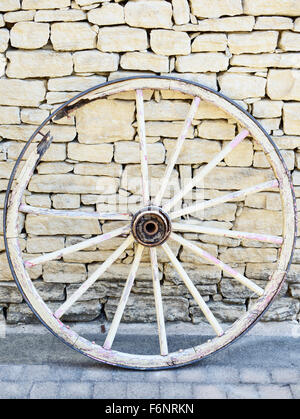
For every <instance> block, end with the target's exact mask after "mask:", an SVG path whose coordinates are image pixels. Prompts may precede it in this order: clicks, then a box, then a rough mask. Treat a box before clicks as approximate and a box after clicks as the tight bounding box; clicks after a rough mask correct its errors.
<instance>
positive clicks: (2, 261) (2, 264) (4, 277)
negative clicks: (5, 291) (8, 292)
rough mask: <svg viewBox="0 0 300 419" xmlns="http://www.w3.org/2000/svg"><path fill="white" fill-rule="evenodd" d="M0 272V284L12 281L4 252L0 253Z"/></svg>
mask: <svg viewBox="0 0 300 419" xmlns="http://www.w3.org/2000/svg"><path fill="white" fill-rule="evenodd" d="M0 270H1V275H0V284H1V282H3V281H13V277H12V274H11V272H10V269H9V266H8V262H7V257H6V253H5V252H4V253H0Z"/></svg>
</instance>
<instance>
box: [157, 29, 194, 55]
mask: <svg viewBox="0 0 300 419" xmlns="http://www.w3.org/2000/svg"><path fill="white" fill-rule="evenodd" d="M150 45H151V49H152V51H153V52H155V54H159V55H188V54H190V52H191V40H190V37H189V36H188V34H187V33H185V32H175V31H170V30H165V29H158V30H153V31H151V34H150Z"/></svg>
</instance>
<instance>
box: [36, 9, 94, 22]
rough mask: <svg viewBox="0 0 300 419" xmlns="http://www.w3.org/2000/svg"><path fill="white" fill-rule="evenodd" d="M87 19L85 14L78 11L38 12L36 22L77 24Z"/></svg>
mask: <svg viewBox="0 0 300 419" xmlns="http://www.w3.org/2000/svg"><path fill="white" fill-rule="evenodd" d="M85 19H86V14H85V12H84V11H83V10H76V9H68V10H59V9H57V10H38V11H37V12H36V14H35V17H34V20H35V21H36V22H76V21H78V20H85Z"/></svg>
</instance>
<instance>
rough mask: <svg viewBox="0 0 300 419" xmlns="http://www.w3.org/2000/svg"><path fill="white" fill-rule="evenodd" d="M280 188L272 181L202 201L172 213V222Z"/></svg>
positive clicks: (275, 181) (276, 182)
mask: <svg viewBox="0 0 300 419" xmlns="http://www.w3.org/2000/svg"><path fill="white" fill-rule="evenodd" d="M277 187H278V181H277V180H276V179H275V180H271V181H269V182H264V183H260V184H258V185H255V186H251V187H250V188H246V189H241V190H240V191H236V192H231V193H229V194H227V195H223V196H220V197H218V198H214V199H210V200H207V201H202V202H199V203H196V204H194V205H191V206H189V207H186V208H182V209H180V210H178V211H174V212H171V214H170V218H171V220H173V219H175V218H178V217H181V216H182V215H186V214H192V213H193V212H196V211H200V210H203V209H205V208H210V207H215V206H216V205H219V204H222V203H224V202H228V201H233V200H234V199H238V198H239V199H244V198H245V197H246V196H248V195H251V194H254V193H257V192H261V191H265V190H266V189H272V188H277Z"/></svg>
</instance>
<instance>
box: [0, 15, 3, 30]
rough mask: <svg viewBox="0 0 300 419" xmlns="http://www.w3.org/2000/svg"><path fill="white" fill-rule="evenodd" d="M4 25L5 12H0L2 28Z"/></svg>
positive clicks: (0, 26) (0, 25)
mask: <svg viewBox="0 0 300 419" xmlns="http://www.w3.org/2000/svg"><path fill="white" fill-rule="evenodd" d="M3 26H4V19H3V14H2V13H0V28H2V27H3Z"/></svg>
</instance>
